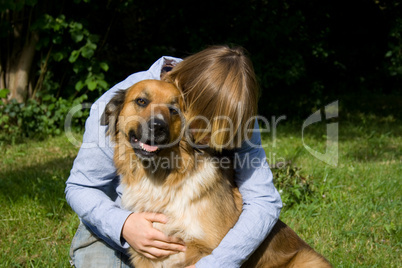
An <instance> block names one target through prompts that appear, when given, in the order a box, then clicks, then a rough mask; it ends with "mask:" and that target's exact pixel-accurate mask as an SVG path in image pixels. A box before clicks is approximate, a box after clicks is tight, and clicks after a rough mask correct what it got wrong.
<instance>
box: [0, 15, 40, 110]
mask: <svg viewBox="0 0 402 268" xmlns="http://www.w3.org/2000/svg"><path fill="white" fill-rule="evenodd" d="M31 12H32V10H30V11H27V10H24V9H23V10H22V11H16V12H10V11H9V10H7V11H6V12H5V13H3V14H2V16H1V17H2V19H5V20H8V21H9V22H10V24H11V25H12V27H13V32H12V33H11V34H10V35H9V36H8V40H7V43H6V44H3V45H2V46H1V47H2V51H1V53H0V54H1V57H2V60H1V64H0V65H1V66H0V89H1V88H7V89H8V90H10V94H9V96H8V99H9V100H11V99H16V100H17V101H18V102H24V101H25V100H26V98H27V97H28V87H29V78H30V71H31V66H32V62H33V59H34V55H35V46H36V44H37V42H38V34H37V33H36V32H32V31H31V30H30V24H31V15H32V13H31ZM27 13H29V15H28V14H27ZM26 15H27V16H26ZM27 17H28V19H26V18H27ZM3 57H4V58H3Z"/></svg>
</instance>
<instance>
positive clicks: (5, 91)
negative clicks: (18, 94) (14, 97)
mask: <svg viewBox="0 0 402 268" xmlns="http://www.w3.org/2000/svg"><path fill="white" fill-rule="evenodd" d="M8 93H10V90H8V89H6V88H3V89H0V99H4V98H7V95H8Z"/></svg>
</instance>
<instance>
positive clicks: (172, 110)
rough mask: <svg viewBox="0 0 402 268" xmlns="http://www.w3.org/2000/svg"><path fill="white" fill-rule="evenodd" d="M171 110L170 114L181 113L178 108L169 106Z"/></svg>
mask: <svg viewBox="0 0 402 268" xmlns="http://www.w3.org/2000/svg"><path fill="white" fill-rule="evenodd" d="M169 111H170V114H172V115H176V114H179V111H178V110H177V108H173V107H172V108H169Z"/></svg>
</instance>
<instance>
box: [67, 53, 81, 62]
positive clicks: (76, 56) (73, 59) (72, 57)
mask: <svg viewBox="0 0 402 268" xmlns="http://www.w3.org/2000/svg"><path fill="white" fill-rule="evenodd" d="M79 56H80V51H79V50H73V52H71V55H70V58H69V59H68V61H69V62H71V63H73V62H75V61H76V60H77V59H78V57H79Z"/></svg>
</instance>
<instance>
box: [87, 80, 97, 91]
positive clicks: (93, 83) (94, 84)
mask: <svg viewBox="0 0 402 268" xmlns="http://www.w3.org/2000/svg"><path fill="white" fill-rule="evenodd" d="M97 85H98V83H97V82H96V81H94V80H92V81H89V82H88V83H87V86H88V89H89V90H91V91H93V90H95V89H96V87H97Z"/></svg>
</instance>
